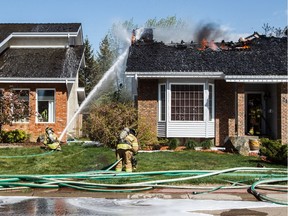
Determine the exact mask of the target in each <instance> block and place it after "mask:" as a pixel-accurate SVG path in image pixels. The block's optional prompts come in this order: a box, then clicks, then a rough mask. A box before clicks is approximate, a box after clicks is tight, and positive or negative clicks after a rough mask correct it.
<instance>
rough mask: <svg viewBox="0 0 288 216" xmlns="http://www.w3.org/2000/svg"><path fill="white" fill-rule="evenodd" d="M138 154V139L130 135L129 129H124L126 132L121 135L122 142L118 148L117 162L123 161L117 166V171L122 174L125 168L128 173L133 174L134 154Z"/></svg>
mask: <svg viewBox="0 0 288 216" xmlns="http://www.w3.org/2000/svg"><path fill="white" fill-rule="evenodd" d="M137 152H138V141H137V138H136V137H135V136H134V135H133V134H132V133H130V130H129V128H124V130H123V131H122V132H121V133H120V141H119V143H118V144H117V147H116V158H117V160H119V159H121V158H122V161H120V162H119V163H118V164H117V165H116V171H117V172H121V171H122V169H123V167H124V168H125V171H126V172H132V171H133V166H132V158H133V155H134V154H137ZM134 160H135V159H134ZM134 163H135V162H134Z"/></svg>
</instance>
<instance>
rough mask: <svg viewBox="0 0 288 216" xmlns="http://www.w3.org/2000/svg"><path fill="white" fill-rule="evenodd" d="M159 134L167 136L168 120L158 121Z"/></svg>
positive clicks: (159, 135)
mask: <svg viewBox="0 0 288 216" xmlns="http://www.w3.org/2000/svg"><path fill="white" fill-rule="evenodd" d="M157 136H158V137H166V122H158V125H157Z"/></svg>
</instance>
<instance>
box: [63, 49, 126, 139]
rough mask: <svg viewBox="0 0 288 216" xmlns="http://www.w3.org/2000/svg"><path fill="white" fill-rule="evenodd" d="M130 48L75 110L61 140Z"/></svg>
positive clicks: (123, 60)
mask: <svg viewBox="0 0 288 216" xmlns="http://www.w3.org/2000/svg"><path fill="white" fill-rule="evenodd" d="M128 50H129V48H126V50H125V51H124V52H123V53H122V54H121V55H120V56H119V57H118V59H117V61H116V62H115V63H114V64H113V65H112V66H111V67H110V69H109V70H108V71H106V73H105V74H104V76H103V77H102V78H101V80H100V81H99V82H98V83H97V85H96V86H95V87H94V88H93V89H92V91H91V92H90V93H89V94H88V96H87V98H86V99H85V100H84V101H83V102H82V104H81V105H80V107H79V108H78V110H77V111H76V112H75V114H74V115H73V117H72V118H71V120H70V121H69V123H68V124H67V125H66V127H65V129H64V130H63V131H62V133H61V135H60V137H59V141H61V140H62V138H63V136H64V135H65V133H66V131H67V130H68V128H69V126H70V125H71V124H72V122H73V121H74V120H75V118H76V116H77V115H78V114H79V113H80V112H81V111H82V110H83V108H84V107H85V106H86V105H87V104H88V102H90V100H91V99H92V98H94V97H95V95H96V92H97V91H98V90H99V89H100V87H101V86H102V85H103V83H104V82H105V81H106V80H107V79H108V77H109V76H110V75H111V74H112V73H113V72H114V71H116V70H118V69H119V67H120V66H121V65H122V64H123V63H124V62H125V60H126V59H127V55H128Z"/></svg>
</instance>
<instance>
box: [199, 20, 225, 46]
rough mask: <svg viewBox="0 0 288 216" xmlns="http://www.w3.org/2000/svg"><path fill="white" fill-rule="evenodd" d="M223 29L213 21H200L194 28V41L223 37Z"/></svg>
mask: <svg viewBox="0 0 288 216" xmlns="http://www.w3.org/2000/svg"><path fill="white" fill-rule="evenodd" d="M224 36H225V31H224V30H223V29H221V27H220V26H219V25H217V24H215V23H205V24H203V23H201V24H199V25H198V27H197V28H196V32H195V36H194V38H195V41H196V42H201V41H202V40H203V39H204V38H205V39H206V40H209V41H210V40H216V39H218V38H221V37H224Z"/></svg>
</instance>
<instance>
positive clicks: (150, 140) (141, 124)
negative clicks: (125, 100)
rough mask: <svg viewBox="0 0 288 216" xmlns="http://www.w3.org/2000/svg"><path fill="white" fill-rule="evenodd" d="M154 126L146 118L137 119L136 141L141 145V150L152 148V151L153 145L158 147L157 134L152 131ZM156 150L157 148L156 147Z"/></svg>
mask: <svg viewBox="0 0 288 216" xmlns="http://www.w3.org/2000/svg"><path fill="white" fill-rule="evenodd" d="M154 128H155V126H154V124H153V122H152V121H150V120H149V118H148V117H143V116H142V117H140V118H139V119H138V136H137V138H138V141H139V143H140V145H141V148H145V147H147V146H152V148H153V149H154V145H158V144H159V142H158V139H157V133H156V131H155V130H154ZM156 148H157V147H156Z"/></svg>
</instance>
